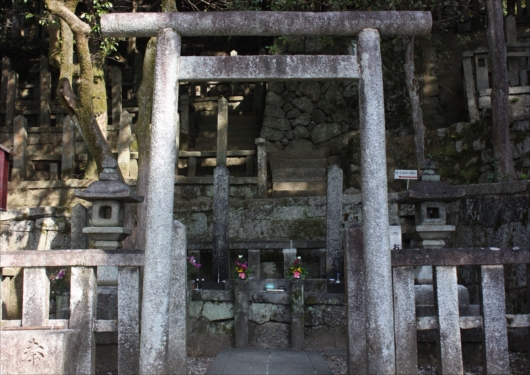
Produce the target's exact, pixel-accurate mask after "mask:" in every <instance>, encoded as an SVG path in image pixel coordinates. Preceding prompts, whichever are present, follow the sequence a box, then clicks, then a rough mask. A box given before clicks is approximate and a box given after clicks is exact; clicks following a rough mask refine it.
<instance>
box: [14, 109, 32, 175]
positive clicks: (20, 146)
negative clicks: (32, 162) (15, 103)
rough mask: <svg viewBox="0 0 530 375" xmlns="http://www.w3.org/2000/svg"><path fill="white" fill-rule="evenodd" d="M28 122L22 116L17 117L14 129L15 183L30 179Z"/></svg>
mask: <svg viewBox="0 0 530 375" xmlns="http://www.w3.org/2000/svg"><path fill="white" fill-rule="evenodd" d="M27 127H28V120H26V118H25V117H24V116H22V115H18V116H17V117H15V121H14V128H13V137H14V139H13V152H14V153H15V156H14V157H13V171H12V173H11V178H12V180H13V181H24V180H26V179H27V177H28V165H27V163H28V133H27V130H26V129H27Z"/></svg>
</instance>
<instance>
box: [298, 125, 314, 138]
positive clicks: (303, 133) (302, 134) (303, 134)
mask: <svg viewBox="0 0 530 375" xmlns="http://www.w3.org/2000/svg"><path fill="white" fill-rule="evenodd" d="M294 135H295V136H296V138H309V137H310V136H311V133H309V131H308V130H307V128H305V127H303V126H297V127H296V128H295V129H294Z"/></svg>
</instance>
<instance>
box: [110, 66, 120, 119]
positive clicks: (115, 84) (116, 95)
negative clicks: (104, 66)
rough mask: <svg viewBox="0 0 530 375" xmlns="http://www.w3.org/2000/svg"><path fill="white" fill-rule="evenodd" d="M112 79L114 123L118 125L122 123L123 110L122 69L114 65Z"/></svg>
mask: <svg viewBox="0 0 530 375" xmlns="http://www.w3.org/2000/svg"><path fill="white" fill-rule="evenodd" d="M111 81H112V125H114V127H117V126H118V124H119V123H120V116H121V112H122V105H121V97H122V92H121V69H120V68H118V67H117V66H113V67H112V69H111Z"/></svg>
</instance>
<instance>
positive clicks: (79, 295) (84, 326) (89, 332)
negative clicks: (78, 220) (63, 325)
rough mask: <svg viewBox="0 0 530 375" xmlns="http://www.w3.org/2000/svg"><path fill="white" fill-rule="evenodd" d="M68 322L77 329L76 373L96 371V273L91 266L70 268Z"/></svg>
mask: <svg viewBox="0 0 530 375" xmlns="http://www.w3.org/2000/svg"><path fill="white" fill-rule="evenodd" d="M70 272H71V283H70V285H71V290H70V322H69V327H70V328H71V329H77V330H79V345H78V346H77V348H76V349H77V353H75V354H76V356H77V374H94V373H95V372H96V335H95V334H94V330H93V327H94V320H95V319H96V311H97V286H96V273H95V272H94V268H93V267H72V268H71V271H70Z"/></svg>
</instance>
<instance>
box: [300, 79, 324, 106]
mask: <svg viewBox="0 0 530 375" xmlns="http://www.w3.org/2000/svg"><path fill="white" fill-rule="evenodd" d="M298 89H299V90H300V91H301V92H302V94H304V95H305V96H307V97H309V99H311V101H313V102H316V101H318V99H319V98H320V85H319V83H318V82H315V81H302V82H301V83H300V86H299V87H298Z"/></svg>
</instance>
